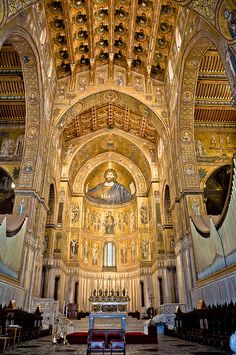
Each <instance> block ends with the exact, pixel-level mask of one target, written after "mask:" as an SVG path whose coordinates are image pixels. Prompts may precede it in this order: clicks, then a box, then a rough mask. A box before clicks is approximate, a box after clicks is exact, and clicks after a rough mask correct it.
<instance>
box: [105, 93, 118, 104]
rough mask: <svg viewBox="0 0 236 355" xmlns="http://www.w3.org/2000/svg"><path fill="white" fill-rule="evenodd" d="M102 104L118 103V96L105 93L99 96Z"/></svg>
mask: <svg viewBox="0 0 236 355" xmlns="http://www.w3.org/2000/svg"><path fill="white" fill-rule="evenodd" d="M101 99H102V101H103V102H117V101H119V96H118V94H117V93H116V92H115V91H105V92H103V93H102V95H101Z"/></svg>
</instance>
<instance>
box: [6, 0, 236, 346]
mask: <svg viewBox="0 0 236 355" xmlns="http://www.w3.org/2000/svg"><path fill="white" fill-rule="evenodd" d="M235 153H236V6H235V1H234V0H218V1H214V0H210V1H206V0H158V1H157V0H132V1H131V0H68V1H66V0H39V1H36V0H24V1H23V0H19V1H7V0H0V245H1V246H0V304H1V305H2V307H4V306H5V305H8V304H9V302H10V301H12V300H14V302H15V304H16V306H17V307H18V308H22V309H23V310H24V311H26V312H33V311H35V310H36V309H37V307H38V306H39V305H40V307H41V308H40V309H42V310H43V311H44V314H43V317H44V321H45V322H47V321H48V323H50V322H51V317H52V315H53V314H54V313H53V312H55V309H56V311H57V312H58V313H60V314H64V315H66V316H67V315H68V311H69V308H68V305H76V307H77V308H76V311H77V312H81V313H83V314H89V313H90V312H91V311H93V312H100V310H101V309H100V308H99V307H100V306H99V305H97V303H96V302H95V303H96V304H92V302H91V300H93V299H94V298H96V297H100V296H101V297H102V298H103V301H104V304H103V305H102V307H103V308H102V309H103V311H104V312H114V311H115V312H116V311H117V310H118V311H119V312H126V313H129V314H138V315H139V318H141V319H145V318H148V317H149V316H150V317H153V316H155V317H156V319H159V318H158V317H159V316H160V315H161V313H162V312H163V309H165V305H169V307H172V309H176V306H179V307H182V308H181V309H184V310H185V312H191V311H192V310H193V309H196V308H197V307H198V305H199V304H200V303H201V304H202V305H204V306H205V307H209V306H210V307H214V306H217V305H222V306H223V305H225V304H233V303H235V302H236V292H235V291H236V239H235V229H236V214H235V211H236V158H235ZM107 296H109V297H111V296H112V297H113V296H114V297H115V296H117V298H119V297H123V298H125V299H126V301H127V302H126V304H123V305H122V304H119V305H118V309H116V308H114V307H115V306H114V305H113V304H112V305H110V304H106V302H107V301H106V300H107ZM179 309H180V308H179ZM150 312H151V313H150ZM172 313H174V311H173V312H172ZM235 313H236V312H235ZM235 319H236V318H235ZM234 325H235V327H236V323H235V324H234ZM234 330H236V329H234ZM0 345H1V344H0Z"/></svg>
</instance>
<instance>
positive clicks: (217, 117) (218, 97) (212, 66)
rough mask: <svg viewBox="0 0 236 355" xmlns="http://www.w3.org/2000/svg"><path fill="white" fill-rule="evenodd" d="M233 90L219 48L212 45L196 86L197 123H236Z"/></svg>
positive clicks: (202, 63) (202, 65)
mask: <svg viewBox="0 0 236 355" xmlns="http://www.w3.org/2000/svg"><path fill="white" fill-rule="evenodd" d="M231 99H232V92H231V89H230V86H229V83H228V80H227V77H226V74H225V70H224V66H223V63H222V61H221V58H220V55H219V53H218V51H217V49H216V48H215V47H214V46H212V47H211V48H209V49H208V50H207V52H206V53H205V55H204V56H203V58H202V60H201V63H200V68H199V74H198V81H197V88H196V100H195V117H194V119H195V124H202V123H203V124H204V123H209V122H210V123H219V122H220V123H224V124H236V110H235V108H234V107H233V106H232V105H231Z"/></svg>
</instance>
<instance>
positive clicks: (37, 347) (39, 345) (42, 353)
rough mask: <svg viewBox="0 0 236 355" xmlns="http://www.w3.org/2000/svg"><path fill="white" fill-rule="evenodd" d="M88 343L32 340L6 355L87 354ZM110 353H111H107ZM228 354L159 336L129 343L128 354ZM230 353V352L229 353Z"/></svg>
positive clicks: (47, 339) (43, 339)
mask: <svg viewBox="0 0 236 355" xmlns="http://www.w3.org/2000/svg"><path fill="white" fill-rule="evenodd" d="M86 350H87V346H86V345H69V344H68V345H53V344H52V338H51V337H46V338H42V339H36V340H31V341H28V342H26V343H22V344H20V345H19V346H18V347H17V348H15V349H10V350H8V351H6V352H5V354H6V355H31V354H32V355H55V354H57V353H58V354H60V355H69V354H74V355H86ZM93 354H96V353H93ZM106 354H109V353H106ZM170 354H172V355H226V354H227V352H224V351H223V350H222V349H219V348H214V347H210V346H204V345H200V344H197V343H191V342H189V341H185V340H180V339H176V338H170V337H167V336H164V335H159V336H158V344H157V345H155V344H145V345H139V344H127V346H126V355H170ZM228 354H229V353H228Z"/></svg>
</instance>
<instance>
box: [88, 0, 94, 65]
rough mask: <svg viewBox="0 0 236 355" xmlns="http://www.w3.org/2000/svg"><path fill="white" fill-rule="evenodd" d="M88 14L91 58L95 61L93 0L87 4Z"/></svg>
mask: <svg viewBox="0 0 236 355" xmlns="http://www.w3.org/2000/svg"><path fill="white" fill-rule="evenodd" d="M87 14H88V46H89V50H90V58H91V59H95V48H94V30H95V28H94V21H95V19H94V8H93V0H89V1H88V2H87Z"/></svg>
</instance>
